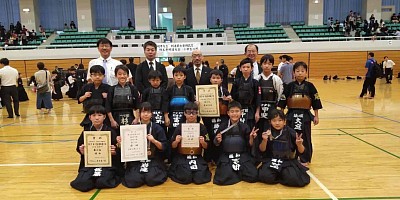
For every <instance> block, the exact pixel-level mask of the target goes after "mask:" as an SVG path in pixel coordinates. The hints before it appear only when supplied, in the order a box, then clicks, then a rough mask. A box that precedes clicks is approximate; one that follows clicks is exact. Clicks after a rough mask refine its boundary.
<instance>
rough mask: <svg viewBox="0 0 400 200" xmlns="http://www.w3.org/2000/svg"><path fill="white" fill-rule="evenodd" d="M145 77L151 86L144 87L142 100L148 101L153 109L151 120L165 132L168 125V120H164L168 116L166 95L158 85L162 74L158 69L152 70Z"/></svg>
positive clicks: (163, 89)
mask: <svg viewBox="0 0 400 200" xmlns="http://www.w3.org/2000/svg"><path fill="white" fill-rule="evenodd" d="M147 79H148V80H149V82H150V85H151V87H148V88H146V89H144V91H143V93H142V102H150V104H151V106H152V110H153V117H152V121H153V122H154V123H157V124H158V125H160V126H161V127H162V128H163V129H164V132H165V133H166V132H167V126H168V125H169V121H167V122H168V123H166V122H165V118H168V96H167V92H166V89H165V88H164V87H160V85H161V79H162V74H161V72H160V71H158V70H152V71H150V72H149V75H148V78H147Z"/></svg>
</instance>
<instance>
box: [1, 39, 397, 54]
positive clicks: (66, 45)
mask: <svg viewBox="0 0 400 200" xmlns="http://www.w3.org/2000/svg"><path fill="white" fill-rule="evenodd" d="M190 39H192V38H190ZM193 39H194V41H193V42H197V41H195V39H197V38H193ZM302 39H303V40H302ZM302 39H301V38H300V39H291V38H283V39H251V38H249V39H248V40H213V41H210V42H214V43H217V42H222V43H223V44H224V45H236V44H238V42H240V41H246V42H247V41H251V43H268V42H292V43H294V42H337V41H366V40H369V41H371V40H372V41H373V40H400V36H369V37H307V38H302ZM132 40H133V41H134V39H131V40H129V42H128V41H127V42H124V43H123V44H128V45H132V44H138V45H139V47H141V45H142V43H143V42H132ZM304 40H306V41H304ZM201 42H203V41H201ZM249 43H250V42H249ZM119 45H122V43H121V44H119ZM203 45H207V44H206V43H204V44H203ZM95 47H96V44H65V45H43V44H42V45H39V46H32V45H30V46H29V45H27V46H7V47H1V48H2V50H4V51H7V50H24V49H27V50H28V49H29V50H35V49H60V48H95Z"/></svg>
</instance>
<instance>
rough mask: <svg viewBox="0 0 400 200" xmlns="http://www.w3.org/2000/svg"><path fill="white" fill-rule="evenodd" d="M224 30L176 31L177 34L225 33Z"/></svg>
mask: <svg viewBox="0 0 400 200" xmlns="http://www.w3.org/2000/svg"><path fill="white" fill-rule="evenodd" d="M223 32H224V28H213V29H182V30H181V29H179V30H176V33H177V34H182V33H223Z"/></svg>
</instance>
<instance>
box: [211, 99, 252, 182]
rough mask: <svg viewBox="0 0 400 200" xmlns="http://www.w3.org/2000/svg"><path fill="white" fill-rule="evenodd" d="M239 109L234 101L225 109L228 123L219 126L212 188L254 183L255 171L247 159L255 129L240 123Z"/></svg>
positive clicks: (215, 139)
mask: <svg viewBox="0 0 400 200" xmlns="http://www.w3.org/2000/svg"><path fill="white" fill-rule="evenodd" d="M241 114H242V106H241V105H240V103H239V102H237V101H232V102H231V103H229V105H228V115H229V120H228V122H225V123H222V124H221V125H220V127H219V129H218V131H217V135H216V136H215V138H214V144H215V146H217V147H218V149H219V152H220V154H219V158H218V161H217V169H216V170H215V176H214V181H213V182H214V184H217V185H233V184H235V183H238V182H240V181H246V182H249V183H253V182H256V181H257V168H256V166H255V165H254V160H253V158H252V157H251V155H250V149H251V148H252V147H253V145H254V139H255V138H256V137H257V131H258V129H255V128H253V129H252V130H251V129H250V128H249V126H248V125H247V124H245V123H243V122H241V121H240V116H241Z"/></svg>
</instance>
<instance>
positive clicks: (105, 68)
mask: <svg viewBox="0 0 400 200" xmlns="http://www.w3.org/2000/svg"><path fill="white" fill-rule="evenodd" d="M103 68H104V78H103V83H104V84H107V77H108V70H107V60H103Z"/></svg>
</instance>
